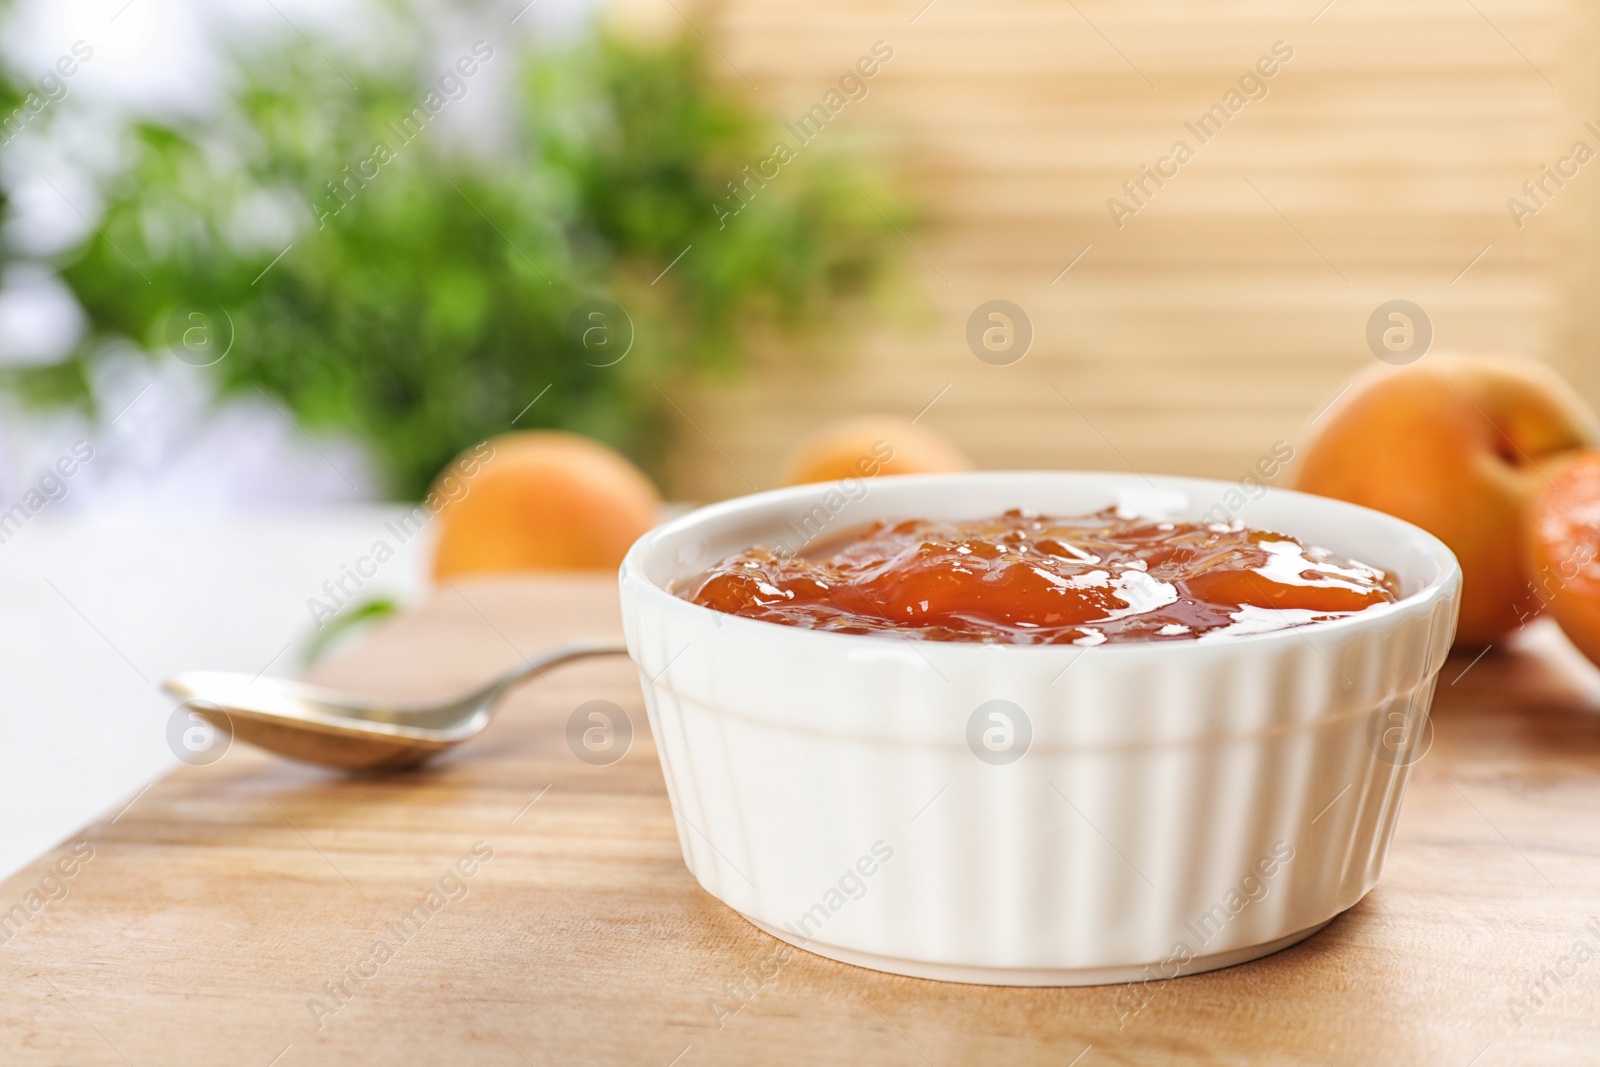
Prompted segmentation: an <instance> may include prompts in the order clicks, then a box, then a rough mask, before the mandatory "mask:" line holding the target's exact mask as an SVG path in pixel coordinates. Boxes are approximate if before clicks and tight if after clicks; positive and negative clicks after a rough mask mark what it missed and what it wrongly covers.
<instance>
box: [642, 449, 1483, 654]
mask: <svg viewBox="0 0 1600 1067" xmlns="http://www.w3.org/2000/svg"><path fill="white" fill-rule="evenodd" d="M1041 477H1046V478H1059V479H1066V480H1072V479H1085V480H1087V479H1106V480H1117V479H1127V480H1128V481H1129V483H1130V487H1131V488H1138V487H1140V483H1143V486H1145V487H1149V486H1154V487H1155V488H1156V489H1161V488H1163V485H1162V483H1167V487H1170V488H1180V487H1184V488H1198V487H1206V488H1210V489H1215V490H1219V491H1227V490H1237V489H1238V488H1239V483H1238V482H1237V481H1230V480H1223V479H1217V478H1196V477H1190V476H1188V475H1170V474H1152V475H1144V474H1141V473H1139V472H1129V471H1101V470H1029V469H1017V470H989V471H958V472H951V473H940V474H896V475H878V476H875V477H873V478H871V479H870V480H869V479H863V480H864V481H869V483H870V484H874V485H877V484H885V483H895V484H915V483H924V484H927V485H930V486H932V485H938V484H940V483H963V482H966V483H971V482H981V481H984V480H988V479H999V480H1002V481H1007V480H1019V481H1020V480H1022V479H1032V478H1041ZM835 484H837V483H836V482H810V483H807V484H804V485H793V486H783V487H781V488H777V489H765V490H759V491H757V492H754V493H745V494H743V495H740V496H736V497H731V498H729V499H727V500H721V501H718V502H716V503H713V504H706V505H703V506H701V507H697V508H694V509H693V510H691V511H689V512H687V513H685V514H682V515H679V516H677V517H675V518H672V519H669V520H668V521H666V522H664V523H661V524H660V525H658V526H656V527H653V528H652V529H650V530H648V531H646V532H645V533H644V534H643V535H642V536H640V537H639V538H638V540H636V541H634V543H633V544H632V545H631V546H630V547H629V549H628V552H627V554H626V555H625V556H624V557H623V560H622V565H621V566H620V568H619V569H618V575H617V577H618V584H619V587H620V589H621V591H622V594H623V606H624V615H627V614H628V611H627V598H628V593H629V591H630V589H639V590H641V591H642V592H643V593H644V595H645V596H647V597H649V598H651V599H652V600H654V601H655V602H656V603H657V604H666V603H668V602H670V603H671V604H672V605H673V608H672V610H683V609H687V610H688V611H690V612H693V613H702V612H703V613H705V614H704V615H703V616H701V617H702V618H707V617H712V616H714V617H715V618H714V620H713V621H714V622H716V624H717V625H719V626H730V625H731V626H733V628H734V630H735V632H747V633H750V634H752V636H759V635H760V634H767V635H768V636H769V637H771V638H774V639H777V640H802V641H824V642H843V643H845V644H844V645H843V646H841V647H844V648H856V649H860V648H862V647H863V646H862V644H861V642H863V641H868V642H871V644H870V645H869V646H867V647H869V648H881V647H884V646H885V645H886V644H887V642H886V640H885V639H886V638H888V637H893V636H897V635H893V634H877V633H868V634H842V633H836V632H834V631H831V630H815V629H810V628H808V627H802V626H788V625H785V624H783V623H777V622H771V621H768V620H766V619H752V618H747V617H746V616H743V615H733V614H730V613H728V612H724V611H718V610H717V609H715V608H709V607H706V606H704V605H702V604H696V603H695V602H694V601H692V600H687V599H685V598H684V597H681V596H679V595H677V594H676V593H674V592H672V591H671V590H669V589H666V588H664V587H662V586H661V585H660V584H658V583H657V582H655V581H654V580H653V579H651V578H650V577H649V576H648V575H647V574H646V573H645V570H644V560H645V557H646V556H647V555H649V554H650V553H651V552H653V551H655V550H656V549H658V548H659V546H660V545H661V544H662V543H663V542H665V541H668V540H670V539H672V538H675V537H679V536H683V535H685V534H686V533H688V532H691V531H692V530H693V529H694V528H695V527H696V526H699V525H702V524H705V523H710V522H715V521H717V520H721V519H724V518H726V517H729V516H737V515H738V514H739V513H740V512H742V511H748V510H754V509H757V508H760V507H764V506H766V505H769V504H774V503H779V502H782V501H784V500H788V499H798V500H807V499H810V498H811V497H812V496H814V495H815V494H816V493H818V492H819V491H826V489H827V488H828V487H829V486H831V485H835ZM1268 497H1277V498H1279V499H1287V500H1304V501H1315V506H1317V507H1322V508H1331V509H1332V510H1333V511H1335V512H1337V511H1340V510H1343V511H1347V512H1349V513H1350V514H1351V515H1361V516H1365V517H1369V518H1376V519H1377V520H1379V521H1380V522H1383V523H1389V524H1392V525H1393V526H1395V527H1396V529H1397V530H1398V531H1403V532H1405V533H1407V534H1409V535H1410V536H1413V537H1419V538H1420V539H1421V542H1422V545H1423V547H1424V548H1425V549H1426V554H1427V555H1428V556H1430V557H1431V558H1432V560H1433V561H1434V562H1435V563H1436V564H1437V565H1438V572H1437V573H1436V574H1435V575H1434V577H1433V579H1432V580H1431V581H1429V582H1427V583H1426V584H1425V585H1423V586H1422V587H1421V588H1419V589H1417V590H1415V591H1414V592H1412V593H1409V594H1407V595H1406V596H1404V597H1401V598H1400V599H1399V600H1396V601H1394V602H1392V603H1389V604H1384V605H1379V606H1376V607H1373V608H1368V609H1367V610H1365V611H1362V612H1358V613H1356V614H1354V615H1347V616H1344V617H1343V618H1338V619H1332V620H1328V621H1325V622H1317V623H1310V624H1305V625H1301V626H1290V627H1285V628H1284V629H1281V630H1269V631H1266V632H1264V633H1253V634H1237V635H1230V636H1228V637H1226V638H1219V639H1217V640H1213V641H1199V640H1193V641H1116V642H1107V643H1104V644H1099V645H1072V644H1065V645H1062V644H1013V643H1009V642H981V641H934V640H927V639H921V638H914V637H905V638H903V640H905V641H908V642H911V643H913V644H914V645H915V646H916V647H917V650H918V651H919V653H921V654H925V655H941V656H944V655H950V656H959V655H996V654H1001V655H1012V656H1016V655H1033V656H1041V657H1042V656H1056V657H1060V656H1063V655H1070V656H1071V657H1072V658H1073V659H1074V660H1075V659H1076V658H1077V657H1078V656H1081V655H1084V654H1087V653H1090V652H1093V653H1095V654H1096V655H1097V656H1100V655H1111V656H1123V657H1127V656H1135V655H1149V654H1151V653H1152V651H1153V650H1159V653H1160V654H1161V655H1163V656H1172V655H1179V654H1184V653H1180V652H1178V651H1177V650H1179V649H1186V650H1188V653H1187V654H1189V655H1198V654H1201V653H1202V652H1204V653H1207V654H1218V653H1222V652H1225V651H1226V650H1229V649H1245V648H1261V647H1262V646H1264V645H1269V644H1272V643H1281V642H1283V641H1289V640H1295V639H1308V638H1309V636H1310V635H1311V634H1325V635H1328V636H1330V637H1331V636H1332V635H1334V634H1336V633H1343V632H1346V631H1349V630H1352V629H1360V628H1365V627H1369V626H1373V625H1376V624H1379V623H1381V622H1383V621H1385V620H1390V619H1395V618H1397V617H1399V616H1402V615H1407V614H1411V613H1413V612H1415V611H1419V610H1427V611H1430V612H1431V609H1432V607H1433V605H1434V604H1436V603H1437V602H1438V601H1439V600H1441V599H1443V598H1445V597H1446V596H1447V595H1449V594H1451V593H1452V592H1455V591H1458V590H1459V588H1460V584H1461V564H1460V561H1459V560H1457V559H1456V555H1455V553H1454V552H1453V551H1451V549H1450V547H1449V546H1448V545H1446V544H1445V543H1444V542H1443V541H1441V540H1440V539H1439V538H1437V537H1435V536H1434V535H1433V534H1431V533H1429V532H1428V531H1427V530H1424V529H1423V528H1422V527H1420V526H1417V525H1416V524H1414V523H1410V522H1407V521H1406V520H1404V519H1401V518H1398V517H1396V516H1394V515H1390V514H1388V513H1387V512H1382V511H1378V510H1376V509H1375V508H1368V507H1364V506H1362V505H1360V504H1352V503H1350V502H1349V501H1345V500H1339V499H1337V498H1334V497H1328V496H1321V495H1318V494H1315V493H1305V492H1301V491H1299V490H1295V489H1285V488H1278V487H1274V486H1267V487H1266V488H1265V491H1264V492H1263V493H1261V495H1258V496H1255V497H1252V498H1251V501H1250V502H1251V503H1260V502H1261V501H1263V500H1265V499H1267V498H1268ZM1019 506H1020V505H1019ZM1279 532H1283V533H1287V534H1288V535H1289V536H1292V537H1298V536H1299V535H1296V534H1294V533H1293V532H1292V531H1287V530H1285V531H1279ZM751 626H754V627H759V628H760V629H759V630H758V631H750V630H747V629H746V628H747V627H751ZM1430 626H1431V623H1430ZM780 634H787V635H788V636H787V637H782V636H779V635H780ZM889 647H893V646H889ZM934 650H937V651H936V652H935V651H934ZM958 650H959V651H958ZM994 650H1001V651H999V652H998V653H997V652H996V651H994Z"/></svg>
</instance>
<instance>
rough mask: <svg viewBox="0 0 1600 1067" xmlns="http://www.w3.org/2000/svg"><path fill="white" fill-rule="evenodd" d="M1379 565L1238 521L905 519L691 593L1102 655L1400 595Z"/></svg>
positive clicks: (703, 584)
mask: <svg viewBox="0 0 1600 1067" xmlns="http://www.w3.org/2000/svg"><path fill="white" fill-rule="evenodd" d="M1397 591H1398V585H1397V583H1396V582H1395V581H1394V580H1393V579H1392V578H1391V577H1390V576H1389V575H1387V574H1385V573H1384V572H1383V571H1380V570H1377V569H1376V568H1373V567H1369V566H1366V565H1365V564H1362V563H1356V562H1352V561H1349V560H1342V559H1337V558H1335V557H1334V556H1332V555H1330V554H1329V553H1328V552H1326V551H1323V550H1322V549H1318V548H1313V547H1309V546H1306V545H1303V544H1301V543H1300V542H1298V541H1296V540H1295V539H1294V538H1292V537H1287V536H1285V535H1283V534H1278V533H1271V532H1269V531H1266V530H1253V529H1250V528H1248V527H1245V526H1242V525H1240V524H1238V523H1232V524H1227V525H1223V524H1218V523H1205V524H1202V523H1192V522H1165V521H1159V520H1154V519H1145V518H1138V517H1129V516H1126V515H1122V514H1119V513H1118V512H1117V511H1116V510H1115V509H1107V510H1105V511H1100V512H1096V513H1094V514H1092V515H1081V516H1076V517H1071V518H1061V517H1055V516H1046V515H1037V514H1033V513H1031V512H1025V511H1008V512H1006V513H1005V514H1003V515H997V516H995V517H994V518H990V519H977V520H973V521H970V522H953V523H952V522H933V521H929V520H926V519H907V520H905V521H903V522H895V523H889V522H877V523H874V524H872V525H871V526H868V527H865V528H863V529H859V530H856V531H854V532H852V533H849V534H845V535H842V536H840V537H837V538H834V539H831V540H829V541H828V542H827V543H825V544H819V545H816V546H814V547H812V548H810V549H808V550H807V551H806V552H804V553H802V554H800V555H781V554H778V553H775V552H774V551H773V550H771V549H770V548H767V547H763V546H757V547H755V548H751V549H747V550H746V551H744V552H741V553H739V554H738V555H734V556H730V557H728V558H727V559H724V560H723V561H721V562H720V563H718V564H717V565H716V566H715V567H713V568H711V570H710V571H709V572H707V573H706V574H705V575H703V576H701V577H700V578H699V579H696V580H695V581H693V582H692V583H690V588H689V589H687V590H684V591H683V592H682V593H681V595H683V596H684V597H685V598H686V599H688V600H692V601H694V602H695V603H696V604H701V605H704V606H705V607H708V608H715V609H716V610H718V611H724V612H727V613H729V614H732V615H741V616H744V617H745V618H750V619H763V620H766V621H767V622H776V623H783V624H785V625H788V626H801V627H806V628H809V629H814V630H830V631H833V632H835V633H846V634H899V635H903V636H906V637H913V638H923V639H927V640H933V641H975V642H988V643H999V644H1077V645H1086V646H1087V645H1098V644H1104V643H1106V642H1113V641H1176V640H1195V639H1209V638H1219V637H1224V636H1228V635H1240V634H1251V633H1263V632H1266V631H1269V630H1281V629H1286V628H1289V627H1292V626H1303V625H1307V624H1309V623H1315V622H1321V621H1323V620H1326V619H1334V618H1339V617H1342V616H1345V615H1349V614H1352V613H1354V612H1358V611H1363V610H1365V609H1367V608H1370V607H1373V606H1374V605H1377V604H1383V603H1388V602H1391V601H1394V600H1395V599H1397Z"/></svg>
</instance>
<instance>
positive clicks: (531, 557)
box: [428, 430, 661, 578]
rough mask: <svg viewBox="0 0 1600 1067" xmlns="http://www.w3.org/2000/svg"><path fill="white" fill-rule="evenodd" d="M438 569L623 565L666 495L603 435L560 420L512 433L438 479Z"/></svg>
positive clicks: (434, 494) (440, 573) (433, 503)
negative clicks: (574, 429)
mask: <svg viewBox="0 0 1600 1067" xmlns="http://www.w3.org/2000/svg"><path fill="white" fill-rule="evenodd" d="M428 502H429V506H430V507H432V508H434V509H435V510H436V511H437V514H438V528H439V539H438V542H437V546H436V547H435V549H434V557H433V573H434V576H435V577H437V578H446V577H449V576H451V575H457V574H473V573H486V572H506V571H528V570H595V571H608V570H615V569H616V568H617V566H618V565H620V564H621V562H622V557H623V556H624V555H625V554H626V553H627V551H628V546H630V545H631V544H633V542H634V541H635V540H637V539H638V537H639V535H640V534H643V533H644V532H645V531H646V530H648V529H650V528H651V527H652V526H654V525H655V524H656V522H657V520H658V517H659V513H660V509H661V495H660V493H658V492H657V491H656V487H655V486H654V485H653V484H652V483H651V481H650V479H649V478H648V477H646V476H645V474H644V472H643V471H641V470H639V468H638V467H635V466H634V465H633V464H632V463H630V462H629V461H628V460H627V459H626V458H625V457H623V456H622V455H621V454H620V453H618V452H616V451H614V450H612V449H610V448H608V447H606V446H605V445H603V444H601V443H600V442H598V441H594V440H591V439H590V438H587V437H581V436H579V435H577V434H572V433H562V432H559V431H555V430H528V431H523V432H519V433H509V434H503V435H501V436H499V437H495V438H491V439H490V440H488V441H486V442H484V443H483V444H481V445H478V446H477V447H476V448H475V449H473V450H470V451H468V452H464V453H462V455H461V456H460V457H458V458H457V459H456V460H454V461H453V462H451V463H450V464H449V465H448V466H447V467H446V468H445V469H444V471H443V472H442V473H441V474H440V475H439V478H438V480H437V481H435V482H434V486H433V489H432V491H431V492H430V493H429V495H428Z"/></svg>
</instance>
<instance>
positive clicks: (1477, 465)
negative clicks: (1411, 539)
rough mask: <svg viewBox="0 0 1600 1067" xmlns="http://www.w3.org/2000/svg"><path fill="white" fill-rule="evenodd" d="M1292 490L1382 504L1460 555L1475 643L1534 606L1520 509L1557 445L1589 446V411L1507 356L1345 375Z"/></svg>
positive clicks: (1541, 481)
mask: <svg viewBox="0 0 1600 1067" xmlns="http://www.w3.org/2000/svg"><path fill="white" fill-rule="evenodd" d="M1317 423H1318V424H1319V425H1318V427H1317V433H1316V436H1315V438H1314V439H1313V440H1312V442H1311V445H1310V447H1309V448H1308V449H1307V450H1306V453H1305V457H1304V462H1303V463H1302V465H1301V467H1300V470H1299V472H1298V473H1297V476H1296V488H1298V489H1301V490H1304V491H1305V492H1308V493H1319V494H1321V495H1323V496H1331V497H1337V498H1339V499H1340V500H1348V501H1351V502H1352V503H1356V504H1363V505H1365V506H1367V507H1369V508H1376V509H1377V510H1379V511H1386V512H1388V513H1389V514H1391V515H1396V516H1398V517H1400V518H1402V519H1405V520H1407V521H1408V522H1413V523H1416V524H1417V525H1418V526H1421V527H1422V528H1423V529H1425V530H1427V531H1429V532H1430V533H1432V534H1433V535H1434V536H1436V537H1438V538H1439V539H1440V540H1442V541H1443V542H1444V543H1445V544H1447V545H1449V546H1450V548H1451V550H1452V551H1453V552H1455V554H1456V558H1457V559H1459V560H1460V561H1461V571H1462V575H1463V585H1462V602H1461V619H1460V623H1459V626H1458V629H1457V632H1456V637H1457V640H1458V641H1460V642H1461V643H1463V644H1486V643H1488V642H1491V641H1494V640H1496V639H1497V638H1499V637H1501V636H1502V635H1503V634H1505V633H1507V632H1508V631H1510V630H1512V629H1514V628H1515V627H1516V626H1517V625H1518V624H1519V620H1520V619H1522V618H1524V617H1525V616H1526V614H1527V612H1528V611H1530V610H1532V607H1533V606H1535V605H1534V604H1533V603H1532V602H1530V598H1529V590H1528V580H1527V575H1526V572H1525V561H1526V558H1527V552H1526V550H1525V546H1524V541H1525V534H1524V526H1525V519H1524V517H1525V515H1526V514H1527V510H1528V508H1529V506H1530V505H1531V503H1532V499H1533V497H1534V495H1535V494H1536V493H1537V491H1538V490H1539V489H1540V488H1542V487H1543V486H1544V485H1545V484H1546V478H1547V477H1548V476H1549V475H1551V474H1552V473H1553V472H1554V471H1555V470H1556V469H1557V468H1558V466H1559V465H1560V461H1561V459H1562V458H1563V457H1565V456H1566V455H1567V454H1569V453H1571V452H1572V451H1574V450H1576V449H1581V448H1586V447H1590V446H1592V445H1593V444H1594V443H1595V440H1596V436H1597V430H1596V425H1595V417H1594V414H1593V413H1592V412H1591V411H1590V410H1589V409H1588V407H1587V405H1585V404H1584V402H1583V401H1582V400H1581V399H1580V398H1579V397H1578V395H1577V394H1576V393H1574V392H1573V390H1572V389H1571V387H1570V386H1568V385H1567V384H1566V382H1564V381H1563V380H1562V379H1561V378H1560V376H1558V375H1557V374H1556V373H1555V372H1554V371H1552V370H1551V369H1550V368H1549V367H1547V366H1545V365H1544V364H1542V363H1539V362H1537V361H1535V360H1531V359H1522V358H1516V357H1506V356H1450V355H1429V356H1428V357H1426V358H1425V359H1424V360H1423V362H1421V363H1416V364H1411V365H1409V366H1404V367H1376V368H1374V369H1372V370H1371V371H1368V372H1366V373H1364V374H1362V375H1360V376H1358V377H1357V378H1356V380H1355V381H1354V382H1352V383H1351V384H1350V385H1349V386H1348V387H1347V388H1346V390H1345V392H1344V393H1343V395H1341V396H1340V397H1339V398H1338V400H1337V401H1336V402H1335V404H1334V406H1333V407H1332V408H1331V409H1330V410H1328V411H1327V412H1326V413H1324V414H1322V415H1320V416H1318V417H1317Z"/></svg>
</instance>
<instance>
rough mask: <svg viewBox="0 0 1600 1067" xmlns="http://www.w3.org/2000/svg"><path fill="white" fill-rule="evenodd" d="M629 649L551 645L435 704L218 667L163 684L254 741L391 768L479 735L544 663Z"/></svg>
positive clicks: (322, 759) (308, 758) (363, 766)
mask: <svg viewBox="0 0 1600 1067" xmlns="http://www.w3.org/2000/svg"><path fill="white" fill-rule="evenodd" d="M627 652H628V650H627V648H626V646H624V645H622V644H620V643H618V642H615V641H605V642H585V643H579V644H571V645H564V646H562V647H560V648H553V649H550V650H549V651H548V652H542V653H540V654H539V655H536V656H534V657H533V658H532V659H529V660H526V661H524V662H523V663H522V664H520V665H518V666H517V667H514V668H513V669H511V670H510V671H508V672H506V673H505V674H503V675H501V676H500V677H499V678H497V679H495V680H494V681H492V682H490V683H489V684H488V685H486V686H484V687H483V688H482V689H478V690H476V691H474V692H471V693H468V694H467V695H466V696H463V697H461V698H459V699H457V700H450V701H446V702H444V703H440V704H391V703H387V702H383V701H374V700H367V699H364V698H362V697H356V696H350V695H349V694H346V693H340V692H337V691H335V690H332V689H322V688H319V687H317V686H312V685H302V684H301V683H299V682H291V681H288V680H287V679H283V678H259V679H257V678H252V677H250V675H248V674H230V673H227V672H224V671H188V672H186V673H184V674H180V675H178V676H177V677H175V678H170V679H168V680H167V681H166V682H164V683H163V686H164V688H165V689H166V690H167V692H169V693H171V694H173V695H174V696H178V697H182V698H183V699H184V702H185V703H186V704H188V705H189V706H190V707H192V708H193V709H194V711H195V712H196V713H198V714H199V715H201V716H203V717H204V718H205V719H206V721H208V722H210V723H211V724H212V725H213V726H215V727H217V728H218V729H219V730H225V731H228V732H230V733H231V734H232V736H234V737H237V738H238V739H239V740H241V741H246V742H248V743H250V744H252V745H255V746H257V747H258V748H264V749H266V750H267V751H269V752H276V753H277V754H278V755H280V756H287V757H289V758H290V759H295V760H300V761H301V762H304V763H320V764H324V765H325V766H329V767H343V768H345V769H347V770H363V771H390V770H398V769H400V768H402V767H410V766H413V765H415V764H418V763H421V762H422V761H423V760H425V759H427V758H428V757H430V756H433V755H436V754H437V753H440V752H443V751H445V750H446V749H448V748H453V747H455V746H456V745H459V744H460V743H461V742H463V741H466V740H468V739H470V738H472V737H475V736H477V734H478V733H479V732H481V731H482V730H483V728H484V727H485V726H487V725H488V724H489V717H490V716H491V715H493V714H494V708H495V705H496V704H498V703H499V702H500V698H501V697H502V696H504V695H505V693H506V691H507V690H509V689H510V688H511V687H512V686H514V685H516V684H517V683H519V682H521V681H523V680H524V679H526V678H528V677H529V676H531V675H534V674H537V673H539V672H540V671H541V670H543V669H544V668H546V667H553V666H555V665H556V664H558V663H565V662H567V661H568V660H574V659H584V658H586V657H589V656H617V655H626V654H627Z"/></svg>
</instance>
